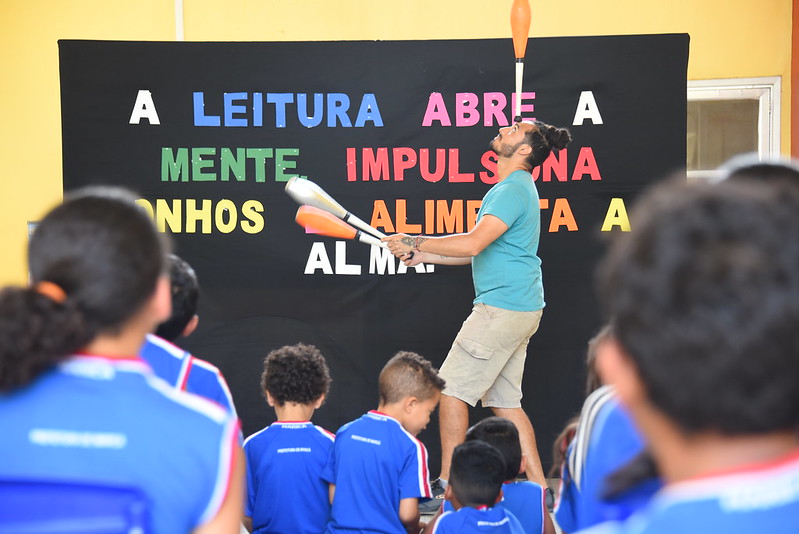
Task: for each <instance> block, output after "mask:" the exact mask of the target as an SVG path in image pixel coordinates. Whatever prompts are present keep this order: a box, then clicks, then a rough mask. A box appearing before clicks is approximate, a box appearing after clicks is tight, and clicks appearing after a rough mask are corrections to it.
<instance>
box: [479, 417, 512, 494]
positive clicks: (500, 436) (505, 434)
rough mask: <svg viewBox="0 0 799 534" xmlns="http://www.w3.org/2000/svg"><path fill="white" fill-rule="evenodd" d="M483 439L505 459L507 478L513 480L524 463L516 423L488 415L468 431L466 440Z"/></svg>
mask: <svg viewBox="0 0 799 534" xmlns="http://www.w3.org/2000/svg"><path fill="white" fill-rule="evenodd" d="M475 440H479V441H483V442H485V443H488V444H489V445H491V446H492V447H494V448H495V449H497V450H498V451H499V453H500V454H501V455H502V458H503V459H504V460H505V479H504V480H513V479H514V478H516V475H518V474H519V468H520V467H521V465H522V445H521V443H520V442H519V430H518V429H517V428H516V425H514V424H513V422H512V421H511V420H509V419H505V418H504V417H486V418H485V419H483V420H482V421H480V422H479V423H477V424H476V425H474V426H473V427H472V428H470V429H469V430H468V431H467V432H466V441H475Z"/></svg>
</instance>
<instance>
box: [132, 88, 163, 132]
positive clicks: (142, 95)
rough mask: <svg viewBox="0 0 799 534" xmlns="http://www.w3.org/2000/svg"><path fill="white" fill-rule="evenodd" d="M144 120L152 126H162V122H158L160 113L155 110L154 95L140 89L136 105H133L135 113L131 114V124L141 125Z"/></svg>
mask: <svg viewBox="0 0 799 534" xmlns="http://www.w3.org/2000/svg"><path fill="white" fill-rule="evenodd" d="M143 118H144V119H147V120H148V121H149V122H150V124H161V121H159V120H158V112H157V111H156V110H155V103H154V102H153V95H151V94H150V91H148V90H147V89H139V94H137V95H136V103H135V104H133V113H131V114H130V122H129V124H139V123H140V122H141V120H142V119H143Z"/></svg>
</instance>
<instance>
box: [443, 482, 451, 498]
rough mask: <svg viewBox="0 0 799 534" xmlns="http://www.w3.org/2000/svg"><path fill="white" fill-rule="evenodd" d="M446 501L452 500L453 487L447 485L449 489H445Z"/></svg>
mask: <svg viewBox="0 0 799 534" xmlns="http://www.w3.org/2000/svg"><path fill="white" fill-rule="evenodd" d="M444 499H445V500H447V501H451V500H452V486H450V485H447V487H446V488H444Z"/></svg>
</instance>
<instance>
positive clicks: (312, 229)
mask: <svg viewBox="0 0 799 534" xmlns="http://www.w3.org/2000/svg"><path fill="white" fill-rule="evenodd" d="M294 220H295V221H297V224H299V225H300V226H302V227H303V228H305V231H306V232H308V233H311V234H319V235H326V236H329V237H337V238H339V239H355V240H357V241H360V242H361V243H367V244H369V245H375V246H378V247H385V246H386V244H385V243H383V242H381V241H380V240H379V239H377V238H376V237H373V236H371V235H369V234H365V233H363V232H361V231H360V230H357V229H355V228H353V227H352V226H350V225H349V224H347V223H345V222H344V221H342V220H341V219H339V218H338V217H336V216H334V215H333V214H331V213H329V212H327V211H325V210H322V209H319V208H317V207H315V206H307V205H305V206H300V207H299V209H298V210H297V215H295V216H294Z"/></svg>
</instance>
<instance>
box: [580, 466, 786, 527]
mask: <svg viewBox="0 0 799 534" xmlns="http://www.w3.org/2000/svg"><path fill="white" fill-rule="evenodd" d="M584 532H585V533H586V534H588V533H590V534H674V533H679V534H708V533H713V534H715V533H719V534H752V533H759V532H763V533H768V534H794V533H796V532H799V450H797V451H795V452H794V453H793V454H791V455H789V456H788V457H786V458H784V459H782V460H779V461H777V462H773V463H770V464H761V465H755V466H750V467H745V468H742V469H739V470H736V471H732V472H728V473H724V474H719V475H712V476H705V477H700V478H696V479H693V480H688V481H685V482H679V483H676V484H669V485H668V486H666V487H664V488H663V489H662V490H661V491H660V492H658V494H657V495H656V496H655V497H654V498H653V499H652V500H651V501H650V503H649V504H648V505H647V507H646V508H645V509H644V510H641V511H640V512H638V513H636V514H635V515H633V516H632V517H630V518H629V519H627V521H625V522H622V523H604V524H602V525H598V526H596V527H594V528H592V529H588V530H586V531H584Z"/></svg>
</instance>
